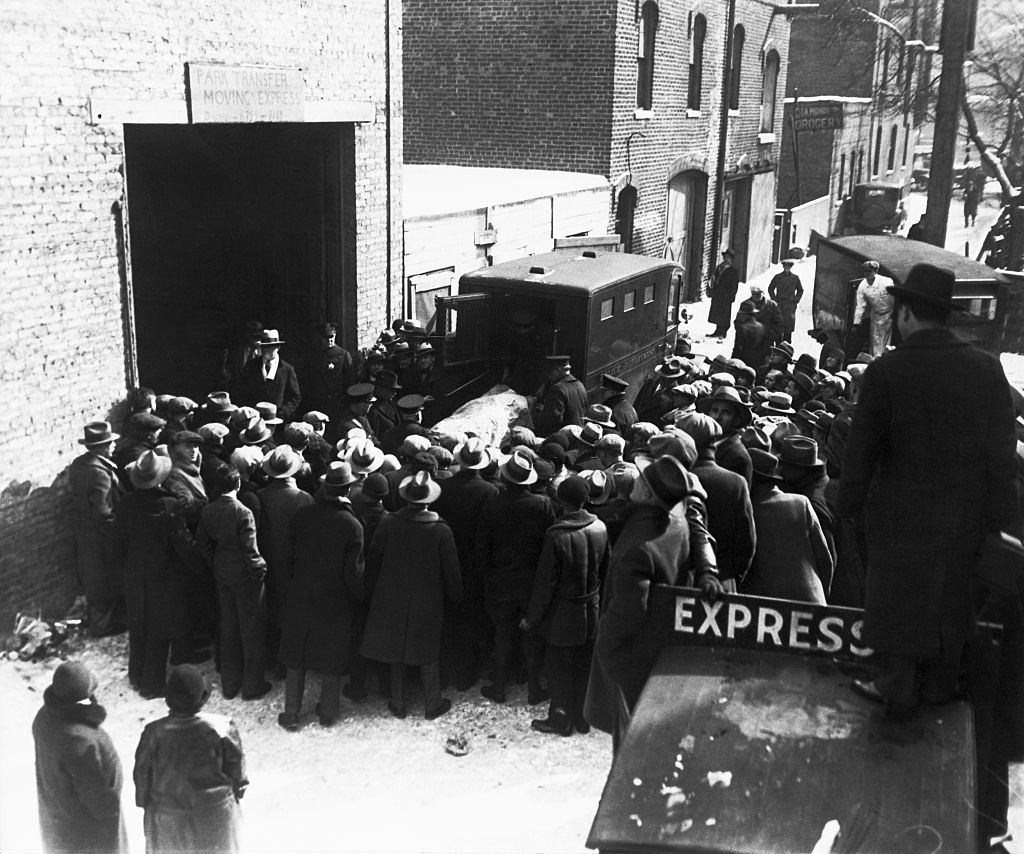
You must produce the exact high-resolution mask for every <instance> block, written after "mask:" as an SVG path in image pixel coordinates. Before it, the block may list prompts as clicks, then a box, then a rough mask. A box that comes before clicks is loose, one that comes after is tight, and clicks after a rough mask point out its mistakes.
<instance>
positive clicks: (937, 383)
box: [838, 264, 1017, 716]
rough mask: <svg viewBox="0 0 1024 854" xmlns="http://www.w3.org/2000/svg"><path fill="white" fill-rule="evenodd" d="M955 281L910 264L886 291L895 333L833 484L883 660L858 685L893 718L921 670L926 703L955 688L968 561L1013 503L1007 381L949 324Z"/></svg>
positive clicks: (965, 624) (867, 387)
mask: <svg viewBox="0 0 1024 854" xmlns="http://www.w3.org/2000/svg"><path fill="white" fill-rule="evenodd" d="M953 284H954V276H953V273H952V272H951V271H949V270H946V269H942V268H937V267H934V266H931V265H928V264H918V265H917V266H915V267H913V268H912V269H911V271H910V273H909V274H908V275H907V279H906V281H905V282H904V283H903V285H901V286H898V287H897V286H891V287H890V288H889V291H890V292H891V295H892V296H894V297H895V302H896V305H895V313H896V319H897V324H898V328H899V331H900V333H901V335H902V336H903V340H902V342H901V343H900V344H899V345H898V346H897V347H896V349H895V350H893V351H890V352H887V353H885V354H883V355H882V356H881V357H880V358H878V359H875V360H874V361H873V362H871V364H870V365H868V367H867V369H866V370H865V372H864V376H863V384H862V386H861V390H860V394H859V397H858V404H857V408H856V409H855V410H854V415H853V423H852V425H851V429H850V437H849V441H848V444H847V448H846V458H845V462H844V465H843V473H842V479H841V483H840V487H839V497H838V505H839V506H838V511H839V514H840V515H841V516H842V517H844V518H850V517H862V519H863V525H864V529H865V532H866V540H867V558H868V560H867V583H866V588H867V589H866V592H865V621H864V640H865V642H866V643H867V644H868V645H869V646H871V647H872V648H873V649H874V650H876V651H877V652H880V653H882V654H883V655H884V656H886V658H887V662H888V664H887V667H886V670H885V672H884V673H883V675H882V676H881V677H879V679H877V680H876V681H874V682H869V683H862V688H863V689H864V690H865V692H866V693H868V694H869V695H871V696H872V697H873V698H877V699H880V700H884V701H885V702H887V703H888V705H889V710H890V713H892V714H894V715H896V716H905V715H906V714H908V713H909V712H910V711H911V710H912V709H913V707H914V705H915V704H916V702H917V700H918V691H917V680H918V678H919V677H920V678H921V680H922V683H921V686H920V695H921V697H923V698H924V699H925V700H927V701H931V702H943V701H944V700H946V699H948V698H949V697H950V696H951V695H952V694H953V693H954V692H955V691H956V688H957V675H958V673H959V668H960V658H961V652H962V648H963V645H964V642H965V640H966V638H967V634H968V630H969V628H970V623H971V614H970V597H969V596H968V584H969V579H970V570H971V566H972V563H973V560H974V555H975V553H976V552H977V550H978V548H979V546H980V545H981V542H982V540H983V538H984V535H985V532H986V530H995V529H998V528H999V527H1000V526H1003V525H1007V524H1009V523H1010V521H1011V519H1012V518H1013V516H1014V514H1015V512H1016V509H1017V508H1016V498H1015V493H1014V486H1013V477H1014V471H1015V468H1014V451H1015V448H1016V437H1015V434H1014V409H1013V402H1012V399H1011V396H1010V388H1009V385H1008V384H1007V382H1006V377H1005V375H1004V374H1003V370H1002V367H1001V366H1000V364H999V361H998V359H996V358H995V357H994V356H992V355H990V354H988V353H986V352H984V351H982V350H979V349H977V348H975V347H973V346H971V345H970V344H968V343H967V342H965V341H963V340H961V339H960V338H958V337H957V336H956V335H955V334H954V333H953V332H952V331H951V330H950V329H948V328H947V323H948V318H949V313H950V311H951V310H953V303H952V294H953ZM951 395H952V396H953V399H951Z"/></svg>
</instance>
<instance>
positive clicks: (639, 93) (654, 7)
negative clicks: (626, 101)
mask: <svg viewBox="0 0 1024 854" xmlns="http://www.w3.org/2000/svg"><path fill="white" fill-rule="evenodd" d="M657 31H658V4H657V3H655V2H654V0H647V2H646V3H644V5H643V8H642V9H641V10H640V22H639V32H638V33H637V36H638V38H637V50H636V105H637V108H638V109H641V110H650V109H652V107H653V104H654V37H655V35H656V34H657Z"/></svg>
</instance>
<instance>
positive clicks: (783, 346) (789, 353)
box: [768, 341, 794, 361]
mask: <svg viewBox="0 0 1024 854" xmlns="http://www.w3.org/2000/svg"><path fill="white" fill-rule="evenodd" d="M768 349H769V351H770V352H772V353H777V354H778V355H780V356H785V357H786V359H788V360H789V361H793V353H794V350H793V345H792V344H790V343H789V342H788V341H780V342H779V343H778V344H773V345H772V346H771V347H769V348H768Z"/></svg>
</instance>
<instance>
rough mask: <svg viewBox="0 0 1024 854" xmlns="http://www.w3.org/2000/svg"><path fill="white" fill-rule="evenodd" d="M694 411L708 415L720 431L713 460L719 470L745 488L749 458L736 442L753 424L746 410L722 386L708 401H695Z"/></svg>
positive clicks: (733, 393)
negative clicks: (733, 474) (737, 478)
mask: <svg viewBox="0 0 1024 854" xmlns="http://www.w3.org/2000/svg"><path fill="white" fill-rule="evenodd" d="M697 410H698V411H699V412H702V413H704V414H705V415H710V416H711V417H712V418H714V419H715V421H717V422H718V423H719V425H720V426H721V428H722V438H721V439H719V440H718V443H717V444H716V445H715V460H716V461H717V462H718V464H719V465H720V466H721V467H722V468H724V469H728V470H729V471H732V472H736V474H738V475H741V476H742V477H743V479H744V480H745V481H746V482H747V485H748V486H749V485H750V482H751V477H752V471H751V466H750V455H749V454H748V453H747V449H746V447H744V445H743V442H742V441H741V440H740V434H741V433H742V432H743V431H744V430H746V429H747V427H749V426H750V424H751V422H752V421H753V420H754V416H753V413H752V412H751V411H750V407H749V406H747V405H746V404H745V403H744V402H743V400H742V399H741V398H740V396H739V393H738V392H737V391H736V389H734V388H732V387H731V386H722V387H721V388H718V389H716V390H715V392H714V393H713V394H712V395H710V396H709V397H703V398H701V399H700V400H699V401H697Z"/></svg>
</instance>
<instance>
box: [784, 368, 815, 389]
mask: <svg viewBox="0 0 1024 854" xmlns="http://www.w3.org/2000/svg"><path fill="white" fill-rule="evenodd" d="M790 377H791V378H792V380H793V382H795V383H796V384H797V385H798V386H800V388H802V389H803V390H804V392H805V393H806V394H814V386H815V385H816V383H815V382H814V380H813V379H811V378H810V377H809V376H808V375H807V374H805V373H804V372H803V371H793V373H791V374H790Z"/></svg>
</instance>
